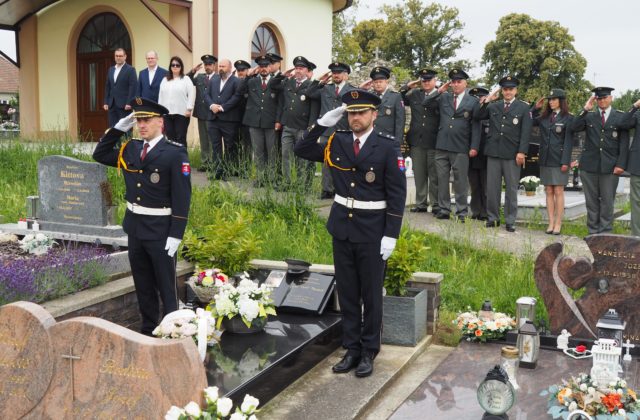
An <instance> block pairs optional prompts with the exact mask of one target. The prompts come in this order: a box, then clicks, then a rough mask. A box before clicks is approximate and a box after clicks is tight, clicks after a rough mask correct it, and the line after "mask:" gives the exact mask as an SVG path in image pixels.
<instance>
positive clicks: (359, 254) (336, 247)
mask: <svg viewBox="0 0 640 420" xmlns="http://www.w3.org/2000/svg"><path fill="white" fill-rule="evenodd" d="M342 102H344V103H345V104H346V106H344V107H339V108H337V109H335V110H332V111H329V112H327V113H326V114H325V115H324V116H323V117H322V118H320V119H319V120H318V122H317V125H316V126H315V127H313V128H312V129H311V131H309V133H308V134H307V135H306V136H305V137H304V139H303V140H302V141H300V142H298V143H297V144H296V145H295V149H294V150H295V153H296V154H297V155H298V156H300V157H303V158H305V159H308V160H314V161H317V162H322V161H324V162H325V163H326V165H327V167H328V168H330V171H331V176H332V177H333V182H334V185H335V190H336V194H335V198H334V200H335V201H334V203H333V206H332V207H331V213H330V215H329V221H328V222H327V229H328V231H329V233H330V234H331V235H332V236H333V261H334V264H335V277H336V285H337V290H338V299H339V302H340V308H341V310H342V320H343V321H342V328H343V338H342V345H343V347H344V348H345V349H347V352H346V354H345V355H344V357H343V358H342V360H341V361H340V363H338V364H336V365H335V366H334V367H333V371H334V372H335V373H345V372H349V371H350V370H352V369H353V368H356V372H355V373H356V376H358V377H364V376H369V375H371V373H372V372H373V359H374V358H375V356H376V354H377V353H378V352H379V351H380V334H381V327H382V285H383V278H384V267H385V261H386V260H387V258H389V256H390V255H391V253H392V252H393V249H394V247H395V243H396V239H397V238H398V235H399V234H400V226H401V225H402V215H403V212H404V203H405V197H406V193H407V190H406V187H407V181H406V177H405V174H404V161H403V159H402V156H400V155H399V154H398V153H397V151H396V148H395V139H393V138H391V137H388V136H385V135H384V134H379V133H378V132H377V131H376V130H374V129H373V122H374V120H375V118H376V116H377V115H376V114H377V111H376V109H377V108H378V105H380V98H379V97H378V96H377V95H375V94H373V93H370V92H367V91H365V90H360V89H356V90H352V91H350V92H347V93H345V94H344V95H342ZM345 109H346V111H347V113H348V120H349V126H350V128H351V130H352V131H337V132H336V133H335V134H334V135H332V136H331V138H330V139H329V141H328V143H327V144H326V145H324V144H320V143H318V142H317V140H318V138H319V137H320V136H321V135H322V133H324V132H325V131H326V128H327V127H331V126H333V125H335V124H336V123H337V122H338V120H339V119H341V118H342V116H343V112H344V110H345ZM361 301H362V302H363V303H364V315H363V313H362V306H361ZM363 321H364V323H363Z"/></svg>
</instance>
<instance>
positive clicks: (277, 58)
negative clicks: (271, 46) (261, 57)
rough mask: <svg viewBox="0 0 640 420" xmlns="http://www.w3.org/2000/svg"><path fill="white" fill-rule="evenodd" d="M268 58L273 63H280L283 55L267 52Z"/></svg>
mask: <svg viewBox="0 0 640 420" xmlns="http://www.w3.org/2000/svg"><path fill="white" fill-rule="evenodd" d="M266 56H267V58H268V59H269V60H271V62H272V63H278V62H280V61H282V57H281V56H280V55H279V54H277V53H267V54H266Z"/></svg>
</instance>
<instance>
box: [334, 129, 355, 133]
mask: <svg viewBox="0 0 640 420" xmlns="http://www.w3.org/2000/svg"><path fill="white" fill-rule="evenodd" d="M336 133H353V131H351V130H336Z"/></svg>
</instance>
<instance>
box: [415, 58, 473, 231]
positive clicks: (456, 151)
mask: <svg viewBox="0 0 640 420" xmlns="http://www.w3.org/2000/svg"><path fill="white" fill-rule="evenodd" d="M468 78H469V75H467V73H466V72H465V71H464V70H461V69H452V70H451V71H450V72H449V79H450V80H449V81H448V82H447V83H445V84H443V85H442V86H441V87H440V88H439V89H438V90H437V91H435V92H434V93H432V94H430V95H428V96H427V97H425V99H424V101H423V104H424V105H426V106H429V105H430V104H433V103H434V102H437V103H438V109H439V111H440V122H439V128H438V137H437V140H436V169H437V172H438V207H439V208H440V211H439V212H438V214H437V215H436V217H437V218H438V219H449V215H450V213H451V195H450V193H449V174H450V173H451V170H453V192H454V194H455V202H456V217H457V219H458V221H459V222H461V223H464V221H465V218H466V217H467V212H468V207H469V206H468V199H469V179H468V178H467V174H468V171H469V157H474V156H475V155H476V154H477V151H478V147H479V144H480V124H479V123H478V122H476V121H474V120H473V115H474V114H475V113H476V112H478V107H479V105H478V99H476V98H475V97H473V96H471V95H469V93H468V92H467V79H468ZM449 86H451V92H448V91H447V89H448V88H449Z"/></svg>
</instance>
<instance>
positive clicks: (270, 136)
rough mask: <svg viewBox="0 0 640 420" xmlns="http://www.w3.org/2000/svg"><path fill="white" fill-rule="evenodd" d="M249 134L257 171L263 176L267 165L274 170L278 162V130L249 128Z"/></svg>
mask: <svg viewBox="0 0 640 420" xmlns="http://www.w3.org/2000/svg"><path fill="white" fill-rule="evenodd" d="M249 133H250V134H251V147H252V148H253V161H254V162H255V164H256V170H257V172H258V174H263V173H264V171H265V169H267V165H268V166H269V168H273V166H274V165H275V162H276V130H274V129H273V128H255V127H249Z"/></svg>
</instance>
